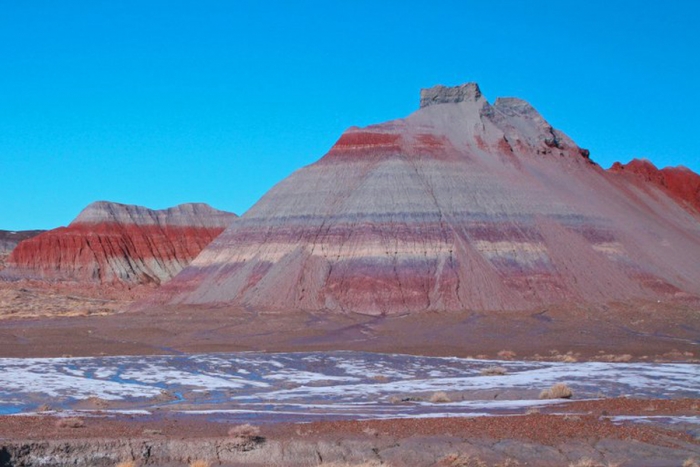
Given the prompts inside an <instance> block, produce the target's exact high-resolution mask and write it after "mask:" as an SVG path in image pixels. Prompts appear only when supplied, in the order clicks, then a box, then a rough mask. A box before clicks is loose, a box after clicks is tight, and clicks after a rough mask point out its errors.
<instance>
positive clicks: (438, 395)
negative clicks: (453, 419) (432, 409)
mask: <svg viewBox="0 0 700 467" xmlns="http://www.w3.org/2000/svg"><path fill="white" fill-rule="evenodd" d="M429 401H430V402H432V403H434V404H435V403H440V402H452V399H450V396H448V395H447V393H445V392H444V391H438V392H435V393H433V395H432V396H430V399H429Z"/></svg>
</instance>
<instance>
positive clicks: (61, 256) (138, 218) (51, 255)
mask: <svg viewBox="0 0 700 467" xmlns="http://www.w3.org/2000/svg"><path fill="white" fill-rule="evenodd" d="M236 218H237V216H236V215H235V214H232V213H228V212H224V211H219V210H216V209H213V208H212V207H210V206H208V205H206V204H199V203H194V204H181V205H179V206H176V207H174V208H169V209H163V210H152V209H148V208H144V207H141V206H132V205H126V204H119V203H110V202H106V201H98V202H95V203H92V204H90V205H89V206H87V207H86V208H85V209H84V210H83V211H82V212H81V213H80V214H79V215H78V217H77V218H76V219H75V220H74V221H73V222H71V224H70V225H69V226H68V227H60V228H57V229H53V230H50V231H47V232H44V233H42V234H40V235H37V236H35V237H32V238H30V239H28V240H24V241H22V242H21V243H19V244H18V245H17V246H16V247H15V249H14V250H13V251H12V253H11V255H10V257H9V258H8V268H7V269H6V270H5V271H3V276H4V277H5V278H11V279H18V278H22V279H41V280H52V281H53V280H55V281H75V282H86V283H105V284H109V283H125V284H160V283H162V282H165V281H167V280H169V279H170V278H171V277H173V276H174V275H175V274H177V273H178V272H179V271H180V270H181V269H182V268H184V267H185V266H186V265H187V264H189V262H190V261H192V259H193V258H194V257H195V256H197V254H199V252H200V251H201V250H202V249H203V248H204V247H205V246H206V245H208V244H209V243H210V242H211V241H212V240H213V239H214V238H215V237H216V236H217V235H219V234H220V233H221V232H222V231H223V230H224V228H225V227H227V226H228V225H229V224H230V223H231V222H232V221H233V220H234V219H236Z"/></svg>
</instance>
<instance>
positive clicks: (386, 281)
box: [152, 84, 700, 314]
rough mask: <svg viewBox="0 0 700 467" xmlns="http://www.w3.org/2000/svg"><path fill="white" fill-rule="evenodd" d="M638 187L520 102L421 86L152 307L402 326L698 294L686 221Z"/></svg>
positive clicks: (671, 204) (261, 207) (277, 192)
mask: <svg viewBox="0 0 700 467" xmlns="http://www.w3.org/2000/svg"><path fill="white" fill-rule="evenodd" d="M693 175H694V174H693ZM671 179H672V178H669V180H671ZM674 180H675V179H674ZM640 183H641V182H640V181H639V180H638V179H637V177H634V179H628V178H627V177H619V176H617V175H616V174H613V173H610V172H606V171H604V170H603V169H601V168H600V167H599V166H598V165H597V164H595V163H593V162H592V161H591V160H590V154H589V153H588V151H586V150H584V149H582V148H580V147H578V146H577V145H576V144H575V143H574V142H573V141H572V140H571V139H570V138H569V137H567V136H566V135H565V134H564V133H562V132H561V131H559V130H557V129H554V128H552V126H551V125H549V123H547V121H546V120H544V118H543V117H542V116H541V115H540V114H539V113H538V112H537V111H536V110H535V109H534V108H533V107H532V106H530V104H528V103H527V102H525V101H523V100H520V99H516V98H499V99H497V100H496V101H495V103H494V104H489V103H488V102H487V101H486V99H485V98H484V97H483V96H482V95H481V92H480V90H479V89H478V87H477V86H476V85H475V84H468V85H464V86H460V87H456V88H444V87H436V88H433V89H430V90H424V91H422V92H421V108H420V109H419V110H418V111H417V112H415V113H413V114H412V115H410V116H408V117H407V118H405V119H399V120H395V121H391V122H387V123H383V124H380V125H372V126H369V127H367V128H363V129H361V128H350V129H349V130H347V131H346V132H345V133H344V134H343V135H342V136H341V137H340V139H339V140H338V142H337V143H336V144H335V145H334V146H333V147H332V148H331V149H330V151H329V152H328V154H326V155H325V156H324V157H322V158H321V159H320V160H319V161H318V162H316V163H315V164H312V165H310V166H307V167H304V168H302V169H300V170H298V171H296V172H295V173H294V174H292V175H291V176H290V177H288V178H287V179H285V180H283V181H282V182H280V183H279V184H278V185H277V186H275V187H274V188H272V189H271V190H270V191H269V192H268V193H267V194H266V195H265V196H264V197H263V198H262V199H261V200H260V201H259V202H258V203H257V204H256V205H255V206H253V207H252V208H251V209H250V210H249V211H248V212H247V213H245V215H244V216H242V217H241V219H240V220H238V221H237V222H235V223H234V224H232V225H231V226H230V227H229V228H228V229H227V230H226V231H225V232H224V233H223V234H222V235H221V236H219V237H218V238H217V239H216V240H215V241H214V242H212V243H211V244H210V245H209V246H208V247H207V248H205V249H204V250H203V251H202V253H201V254H200V255H199V256H198V257H197V258H196V259H195V260H194V261H193V262H192V264H191V265H190V266H188V267H187V268H185V269H184V270H183V271H182V272H181V273H180V274H179V275H178V276H177V277H176V278H175V279H173V280H172V281H171V282H170V283H168V284H166V285H165V286H164V287H163V288H161V289H160V291H159V293H158V294H157V295H156V296H154V298H153V301H152V303H156V304H157V303H167V304H185V305H204V306H216V305H226V306H234V307H245V308H247V309H260V310H266V309H268V310H280V311H286V310H329V311H335V312H358V313H366V314H402V313H414V312H424V311H453V310H455V311H457V310H520V309H532V308H534V307H541V306H548V305H554V304H569V303H574V304H586V303H595V304H600V303H609V302H612V301H620V300H631V299H643V300H654V301H656V300H661V299H664V300H665V299H667V298H674V297H697V296H698V295H700V234H699V232H700V217H699V216H694V215H691V214H689V213H688V211H686V210H685V206H684V205H681V204H679V199H678V197H677V196H675V195H672V196H670V195H669V192H668V190H665V189H659V188H657V187H656V185H655V183H656V182H654V183H652V184H651V185H653V189H652V190H649V189H639V186H640ZM647 185H649V184H648V183H647ZM674 190H676V191H672V193H676V192H678V193H680V191H678V189H674ZM683 193H685V192H683ZM684 196H685V195H684Z"/></svg>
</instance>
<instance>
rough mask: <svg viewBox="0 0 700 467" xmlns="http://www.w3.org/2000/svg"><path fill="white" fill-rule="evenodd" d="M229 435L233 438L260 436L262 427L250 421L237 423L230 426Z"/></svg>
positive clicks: (246, 438)
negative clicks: (242, 423)
mask: <svg viewBox="0 0 700 467" xmlns="http://www.w3.org/2000/svg"><path fill="white" fill-rule="evenodd" d="M228 435H229V436H230V437H232V438H241V439H245V440H251V439H254V438H257V437H258V436H260V428H259V427H257V426H253V425H250V424H248V423H246V424H245V425H236V426H232V427H231V428H229V430H228Z"/></svg>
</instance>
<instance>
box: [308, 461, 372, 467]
mask: <svg viewBox="0 0 700 467" xmlns="http://www.w3.org/2000/svg"><path fill="white" fill-rule="evenodd" d="M381 465H382V464H380V463H379V462H376V461H365V462H361V463H359V464H351V463H349V462H324V463H323V464H319V466H318V467H380V466H381Z"/></svg>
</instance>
